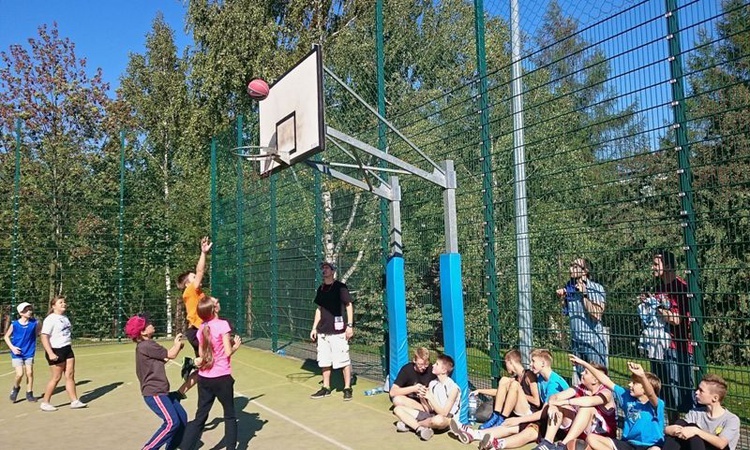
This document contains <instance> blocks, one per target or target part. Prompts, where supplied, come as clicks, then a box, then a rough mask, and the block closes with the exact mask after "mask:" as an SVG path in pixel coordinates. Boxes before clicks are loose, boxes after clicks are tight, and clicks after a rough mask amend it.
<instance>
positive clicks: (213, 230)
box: [210, 136, 219, 291]
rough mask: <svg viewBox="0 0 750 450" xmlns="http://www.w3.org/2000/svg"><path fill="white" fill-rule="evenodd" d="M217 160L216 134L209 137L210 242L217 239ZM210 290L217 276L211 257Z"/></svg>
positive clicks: (213, 287) (212, 288)
mask: <svg viewBox="0 0 750 450" xmlns="http://www.w3.org/2000/svg"><path fill="white" fill-rule="evenodd" d="M217 170H218V166H217V161H216V136H214V137H212V138H211V242H216V239H218V218H217V217H216V215H217V214H218V212H219V211H218V210H219V208H218V205H217V202H218V201H219V199H218V190H217V186H216V177H217ZM210 271H211V272H210V273H211V290H212V291H214V290H215V283H216V280H218V278H216V264H214V262H213V258H212V259H211V269H210Z"/></svg>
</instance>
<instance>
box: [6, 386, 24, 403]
mask: <svg viewBox="0 0 750 450" xmlns="http://www.w3.org/2000/svg"><path fill="white" fill-rule="evenodd" d="M20 390H21V386H18V387H13V388H12V389H11V390H10V395H9V396H8V397H9V398H10V402H11V403H15V402H16V399H17V398H18V391H20Z"/></svg>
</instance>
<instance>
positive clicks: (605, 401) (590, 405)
mask: <svg viewBox="0 0 750 450" xmlns="http://www.w3.org/2000/svg"><path fill="white" fill-rule="evenodd" d="M571 361H573V359H572V358H571ZM591 365H592V366H593V367H594V368H595V369H597V370H599V371H600V372H602V373H604V374H605V375H606V374H607V368H606V367H604V366H603V365H601V364H591ZM580 377H581V384H579V385H578V386H576V387H574V388H569V389H566V390H564V391H562V392H560V393H559V394H555V395H553V396H552V397H551V398H550V401H549V408H548V409H547V416H548V417H549V420H548V422H547V431H546V433H545V435H544V439H542V442H541V443H540V444H539V445H538V446H536V448H535V449H534V450H564V449H565V448H568V444H569V443H573V445H575V441H576V439H586V436H588V435H589V434H598V435H602V436H608V437H612V438H613V437H616V435H617V409H616V407H615V401H614V398H613V396H612V391H611V390H610V389H609V388H607V387H606V386H604V385H603V384H601V382H599V380H598V379H597V378H596V377H595V376H594V375H593V374H592V373H591V372H589V371H588V370H586V369H583V372H582V373H581V375H580ZM560 430H567V433H566V434H565V437H563V438H562V440H561V441H560V442H559V443H556V444H553V442H554V441H555V436H556V435H557V433H558V432H559V431H560ZM573 448H575V447H573Z"/></svg>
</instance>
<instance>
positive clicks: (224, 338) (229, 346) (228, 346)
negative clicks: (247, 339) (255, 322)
mask: <svg viewBox="0 0 750 450" xmlns="http://www.w3.org/2000/svg"><path fill="white" fill-rule="evenodd" d="M221 342H222V344H224V353H225V354H226V355H227V356H232V355H233V354H234V352H236V351H237V349H238V348H240V344H242V338H241V337H240V335H239V334H235V335H234V342H232V340H231V339H230V338H229V333H224V334H222V335H221Z"/></svg>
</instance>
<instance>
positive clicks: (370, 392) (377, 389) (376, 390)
mask: <svg viewBox="0 0 750 450" xmlns="http://www.w3.org/2000/svg"><path fill="white" fill-rule="evenodd" d="M383 392H385V391H384V390H383V388H382V387H380V386H378V387H375V388H372V389H368V390H366V391H365V395H366V396H368V397H369V396H371V395H377V394H382V393H383Z"/></svg>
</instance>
